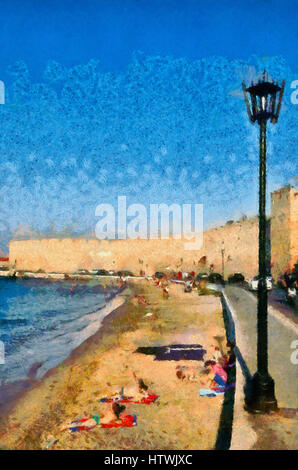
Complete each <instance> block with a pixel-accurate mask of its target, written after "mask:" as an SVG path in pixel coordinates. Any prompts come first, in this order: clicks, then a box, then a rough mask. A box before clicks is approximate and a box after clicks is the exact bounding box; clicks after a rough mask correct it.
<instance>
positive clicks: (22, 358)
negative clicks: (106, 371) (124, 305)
mask: <svg viewBox="0 0 298 470" xmlns="http://www.w3.org/2000/svg"><path fill="white" fill-rule="evenodd" d="M117 292H118V290H117V287H116V286H114V287H113V286H111V287H107V288H104V286H102V285H100V284H99V283H98V282H96V281H89V282H85V281H84V282H82V281H49V280H43V279H24V280H20V279H15V280H14V279H3V278H2V279H0V340H1V341H2V342H3V343H2V346H3V345H4V361H3V360H2V361H1V362H4V363H1V364H0V386H1V385H3V384H5V383H8V382H14V381H17V380H22V379H24V378H26V377H27V375H28V372H29V371H30V369H31V368H32V366H33V365H34V364H35V365H36V364H38V367H37V368H36V378H41V377H42V376H43V375H44V374H45V372H47V371H48V370H49V369H50V368H52V367H54V366H56V365H57V364H59V363H60V362H62V361H63V360H64V359H65V358H66V357H67V356H68V355H69V353H70V352H71V351H72V350H73V349H74V348H76V347H77V346H79V345H80V344H81V343H82V342H83V341H84V340H85V339H87V338H88V337H89V336H91V335H92V334H94V333H95V332H96V331H97V330H98V328H99V327H100V325H101V321H102V319H103V318H104V316H105V315H107V313H109V312H110V311H111V309H113V308H112V307H111V305H112V304H113V302H114V301H113V300H112V299H113V297H115V295H116V294H117ZM114 300H115V299H114ZM109 307H110V308H109ZM2 359H3V358H2Z"/></svg>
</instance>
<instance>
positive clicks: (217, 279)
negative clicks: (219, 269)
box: [207, 273, 225, 285]
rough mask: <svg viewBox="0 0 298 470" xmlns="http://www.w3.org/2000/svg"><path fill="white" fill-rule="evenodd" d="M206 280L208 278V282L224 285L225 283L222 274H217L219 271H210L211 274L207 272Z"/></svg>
mask: <svg viewBox="0 0 298 470" xmlns="http://www.w3.org/2000/svg"><path fill="white" fill-rule="evenodd" d="M207 280H208V282H210V283H211V284H221V285H224V283H225V281H224V278H223V277H222V275H221V274H219V273H211V274H209V276H208V279H207Z"/></svg>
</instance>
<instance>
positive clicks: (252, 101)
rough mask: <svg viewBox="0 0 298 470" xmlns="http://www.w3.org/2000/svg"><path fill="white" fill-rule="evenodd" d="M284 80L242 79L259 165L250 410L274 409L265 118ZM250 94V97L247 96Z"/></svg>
mask: <svg viewBox="0 0 298 470" xmlns="http://www.w3.org/2000/svg"><path fill="white" fill-rule="evenodd" d="M284 87H285V82H284V81H283V82H282V85H281V86H279V85H278V83H277V82H276V83H275V82H274V81H269V79H268V75H267V74H266V72H265V71H264V73H263V76H262V79H259V80H258V82H257V83H254V82H252V83H251V86H249V87H248V88H246V86H245V83H242V89H243V94H244V100H245V104H246V109H247V113H248V117H249V119H250V121H251V122H252V123H254V122H256V121H257V122H258V124H259V126H260V166H259V283H258V322H257V330H258V346H257V359H258V369H257V372H256V373H255V375H254V376H253V377H252V379H251V383H250V390H249V394H248V395H247V396H246V398H245V408H246V410H247V411H251V412H253V413H268V412H274V411H276V410H277V401H276V398H275V394H274V381H273V379H272V378H271V377H270V375H269V373H268V325H267V321H268V320H267V317H268V312H267V309H268V297H267V285H266V274H267V269H266V212H265V211H266V127H267V121H268V120H269V119H270V121H271V122H272V123H273V124H276V123H277V121H278V117H279V113H280V108H281V101H282V97H283V93H284ZM248 94H249V98H248Z"/></svg>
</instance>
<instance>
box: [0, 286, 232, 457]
mask: <svg viewBox="0 0 298 470" xmlns="http://www.w3.org/2000/svg"><path fill="white" fill-rule="evenodd" d="M120 298H121V299H122V301H123V303H122V302H120V301H119V302H120V303H121V305H120V306H119V307H118V308H117V309H116V310H114V311H113V312H112V313H111V314H109V315H108V316H107V317H105V319H104V320H103V323H102V327H101V328H100V330H99V331H98V332H97V333H96V334H95V335H94V336H92V337H90V338H89V339H87V340H86V341H85V342H84V343H83V344H82V345H80V346H79V347H78V348H77V349H76V350H75V351H73V352H72V353H71V355H70V356H69V358H68V359H67V360H66V361H64V362H63V363H62V364H61V365H60V366H58V367H56V368H55V369H53V370H51V371H49V372H48V373H47V374H46V376H44V378H43V379H42V380H41V381H40V382H36V384H35V385H34V387H33V388H32V389H31V390H29V391H27V392H26V393H24V394H23V396H22V397H19V399H18V401H16V403H15V404H14V408H13V409H11V410H10V412H9V414H8V415H7V416H3V417H2V420H1V423H0V448H1V449H44V448H46V447H47V446H48V447H49V448H50V449H91V450H92V449H109V450H112V449H128V450H130V449H132V450H133V449H186V450H188V449H190V450H193V449H214V448H215V445H216V439H217V435H218V429H219V425H220V418H221V411H222V403H223V396H222V395H218V396H216V397H212V398H209V397H201V396H199V393H198V390H199V388H200V382H199V377H196V376H195V377H193V379H192V380H183V381H182V380H179V379H178V378H177V376H176V372H177V369H176V368H177V365H178V364H180V365H183V364H185V363H187V365H188V366H191V365H193V366H195V367H196V368H197V367H198V366H203V362H201V361H199V362H198V361H197V360H196V361H192V360H188V361H176V360H155V356H154V355H153V354H152V352H151V353H150V349H144V348H152V347H157V346H169V345H191V344H192V345H202V347H203V348H204V349H205V350H207V354H206V357H205V359H206V358H208V357H207V356H208V355H209V354H210V352H211V351H214V347H215V346H218V347H223V348H225V346H226V335H225V328H224V321H223V316H222V306H221V302H220V297H219V296H216V295H201V296H199V295H198V293H197V291H193V292H191V293H185V292H184V290H183V286H182V285H179V284H178V285H176V284H170V286H169V298H166V297H165V296H164V295H163V291H162V289H160V288H158V287H156V286H154V285H153V283H152V282H149V281H145V280H134V281H133V280H130V281H129V283H128V285H127V288H126V289H125V290H124V291H123V292H122V293H121V294H120ZM138 348H143V349H141V350H140V349H139V352H136V350H137V349H138ZM146 351H147V353H145V354H144V352H146ZM148 351H149V353H148ZM134 375H135V376H136V377H138V378H139V379H142V380H143V382H144V383H145V384H146V385H147V386H148V388H149V392H150V393H152V394H155V395H158V398H157V399H156V400H155V402H154V403H151V404H148V405H146V404H133V403H127V404H126V405H125V406H126V412H127V413H128V414H130V415H136V422H137V425H136V426H133V427H131V428H120V429H119V428H114V429H105V428H101V427H100V426H96V427H95V428H93V429H91V430H89V431H81V432H76V433H69V432H68V431H63V432H62V431H61V430H60V427H61V424H62V423H67V422H69V421H72V420H74V419H78V418H83V417H84V416H87V415H91V416H92V415H99V416H103V415H104V414H105V413H106V411H107V409H109V407H111V405H110V404H108V403H103V402H102V401H101V399H102V398H103V397H111V396H112V395H113V394H115V393H117V392H119V391H120V390H121V389H122V388H123V389H124V393H125V392H126V393H129V390H130V389H131V388H132V387H133V385H134Z"/></svg>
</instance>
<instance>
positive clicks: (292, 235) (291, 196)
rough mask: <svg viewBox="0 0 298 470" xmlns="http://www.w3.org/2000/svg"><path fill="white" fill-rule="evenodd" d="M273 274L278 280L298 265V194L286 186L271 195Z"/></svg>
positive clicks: (295, 190) (292, 188)
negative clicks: (286, 271)
mask: <svg viewBox="0 0 298 470" xmlns="http://www.w3.org/2000/svg"><path fill="white" fill-rule="evenodd" d="M270 232H271V265H272V268H271V273H272V276H273V278H274V280H275V281H276V280H278V279H279V278H280V276H281V275H282V274H283V273H284V272H285V270H287V269H293V268H294V265H295V264H296V263H298V192H297V189H295V188H294V187H292V186H285V187H283V188H281V189H279V190H277V191H274V192H273V193H272V194H271V227H270Z"/></svg>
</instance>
